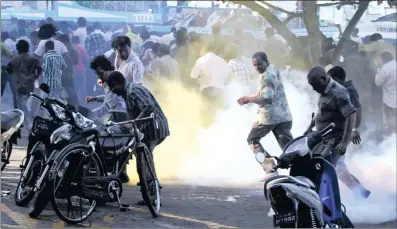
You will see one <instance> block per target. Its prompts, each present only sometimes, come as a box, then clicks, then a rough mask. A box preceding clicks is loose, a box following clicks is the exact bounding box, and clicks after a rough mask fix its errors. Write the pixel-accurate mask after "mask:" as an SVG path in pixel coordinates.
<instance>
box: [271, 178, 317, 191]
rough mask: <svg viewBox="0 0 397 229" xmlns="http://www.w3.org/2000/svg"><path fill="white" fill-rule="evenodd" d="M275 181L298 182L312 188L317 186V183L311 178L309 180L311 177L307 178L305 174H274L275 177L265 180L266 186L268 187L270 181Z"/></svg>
mask: <svg viewBox="0 0 397 229" xmlns="http://www.w3.org/2000/svg"><path fill="white" fill-rule="evenodd" d="M274 182H277V183H278V182H287V183H296V184H298V185H302V186H305V187H308V188H311V189H315V188H316V185H315V184H314V183H313V182H312V181H311V180H309V178H307V177H304V176H296V177H293V176H285V175H279V176H274V177H272V178H270V179H268V180H267V181H266V182H265V188H267V186H268V185H269V184H270V183H274Z"/></svg>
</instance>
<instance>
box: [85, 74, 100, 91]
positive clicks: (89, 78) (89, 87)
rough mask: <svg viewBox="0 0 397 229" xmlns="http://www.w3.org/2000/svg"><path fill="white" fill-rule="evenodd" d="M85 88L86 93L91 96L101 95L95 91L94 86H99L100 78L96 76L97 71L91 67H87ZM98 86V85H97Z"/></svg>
mask: <svg viewBox="0 0 397 229" xmlns="http://www.w3.org/2000/svg"><path fill="white" fill-rule="evenodd" d="M85 79H86V80H85V88H86V93H87V95H89V96H96V95H99V94H98V93H97V92H94V87H95V86H97V85H96V84H97V82H98V78H97V77H96V76H95V73H94V71H93V70H91V69H87V74H86V78H85ZM97 87H98V86H97Z"/></svg>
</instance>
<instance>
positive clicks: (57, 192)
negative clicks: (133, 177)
mask: <svg viewBox="0 0 397 229" xmlns="http://www.w3.org/2000/svg"><path fill="white" fill-rule="evenodd" d="M85 149H86V148H85V147H81V145H78V144H77V145H72V146H71V147H70V148H68V153H66V154H65V155H64V156H63V157H62V158H60V160H59V161H58V163H56V164H57V167H55V169H54V171H57V173H59V171H62V169H64V171H63V172H62V175H61V176H60V175H55V176H54V179H52V180H51V182H50V185H51V190H52V194H51V204H52V207H53V208H54V211H55V213H56V214H57V216H58V217H59V218H60V219H61V220H62V221H64V222H66V223H68V224H78V223H81V222H83V221H84V220H86V219H87V218H88V217H89V216H90V215H91V214H92V212H93V211H94V209H95V207H96V201H95V200H90V199H86V198H83V197H82V196H81V195H80V194H79V192H78V191H77V193H76V192H74V191H72V193H74V195H70V196H65V198H61V197H62V196H63V193H62V191H64V190H72V189H71V186H69V185H70V184H71V183H72V182H73V181H75V180H80V179H81V175H77V176H79V177H76V178H75V179H74V177H71V178H70V179H68V180H67V181H63V179H64V178H65V177H70V176H69V174H75V173H76V171H80V170H79V169H80V167H77V168H76V167H67V168H62V166H63V165H65V164H66V163H65V161H67V164H69V161H70V164H80V162H81V161H82V160H84V159H80V158H79V157H80V155H78V154H76V153H74V152H76V151H79V152H80V153H81V154H82V153H83V152H84V151H85ZM61 153H62V152H61ZM85 153H86V155H88V154H89V152H85ZM91 159H92V160H91V162H92V163H90V164H89V169H88V170H87V173H88V175H87V176H101V174H102V171H101V167H100V166H99V163H100V161H99V159H98V158H97V157H96V154H95V153H94V155H93V156H91ZM80 166H81V169H82V171H84V169H83V167H85V166H87V165H86V164H80ZM78 173H79V172H78ZM83 174H84V173H83ZM63 182H65V183H63ZM73 183H74V182H73ZM77 187H79V186H77ZM57 197H59V198H57ZM76 199H78V200H79V201H78V202H77V203H76V204H73V203H72V200H76ZM57 200H66V202H67V206H66V207H64V206H63V205H62V204H61V203H58V202H57ZM83 201H84V202H86V203H87V202H88V205H87V206H81V204H82V202H83ZM77 205H78V206H77ZM65 208H66V209H65ZM70 208H72V209H70ZM73 208H78V210H79V211H80V212H79V214H76V215H75V214H74V213H73ZM83 209H87V211H85V212H82V210H83ZM65 210H66V211H65ZM71 211H72V212H71Z"/></svg>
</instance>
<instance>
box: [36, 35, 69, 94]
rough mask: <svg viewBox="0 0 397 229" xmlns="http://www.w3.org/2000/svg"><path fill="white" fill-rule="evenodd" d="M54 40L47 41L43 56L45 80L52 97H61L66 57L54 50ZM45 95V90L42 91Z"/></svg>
mask: <svg viewBox="0 0 397 229" xmlns="http://www.w3.org/2000/svg"><path fill="white" fill-rule="evenodd" d="M54 48H55V45H54V42H53V41H47V42H46V43H45V51H46V54H45V55H44V56H43V82H44V83H46V84H47V85H48V86H49V88H50V94H49V96H50V97H54V98H57V99H59V98H60V95H61V93H62V77H61V76H62V72H63V71H65V70H66V67H67V66H66V63H65V60H64V58H63V57H62V56H61V55H59V54H57V53H56V51H55V50H54ZM42 96H44V92H42Z"/></svg>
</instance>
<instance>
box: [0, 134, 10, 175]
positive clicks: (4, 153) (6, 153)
mask: <svg viewBox="0 0 397 229" xmlns="http://www.w3.org/2000/svg"><path fill="white" fill-rule="evenodd" d="M11 152H12V143H11V142H10V140H8V141H5V142H3V147H2V149H1V163H2V164H1V171H3V170H4V169H5V167H6V165H7V164H8V163H9V162H10V157H11Z"/></svg>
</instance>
